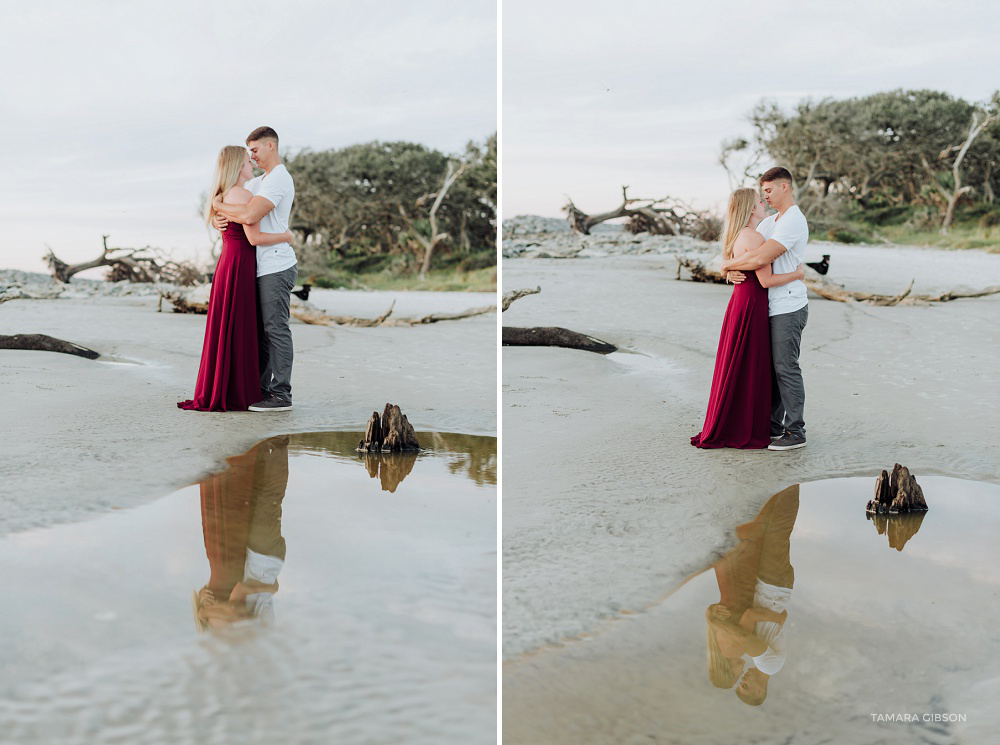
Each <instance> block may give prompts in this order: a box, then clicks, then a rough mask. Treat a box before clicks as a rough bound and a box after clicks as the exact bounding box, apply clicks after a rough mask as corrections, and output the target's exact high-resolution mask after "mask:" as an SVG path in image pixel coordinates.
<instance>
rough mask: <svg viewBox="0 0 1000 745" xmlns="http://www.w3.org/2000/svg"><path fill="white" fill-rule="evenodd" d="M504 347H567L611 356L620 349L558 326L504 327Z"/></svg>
mask: <svg viewBox="0 0 1000 745" xmlns="http://www.w3.org/2000/svg"><path fill="white" fill-rule="evenodd" d="M503 345H504V346H505V347H565V348H567V349H582V350H583V351H585V352H596V353H597V354H611V353H612V352H616V351H618V347H616V346H615V345H614V344H609V343H608V342H606V341H601V340H600V339H595V338H594V337H593V336H587V335H586V334H581V333H579V332H577V331H570V330H569V329H564V328H560V327H558V326H535V327H533V328H519V327H517V326H504V327H503Z"/></svg>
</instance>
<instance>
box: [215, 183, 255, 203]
mask: <svg viewBox="0 0 1000 745" xmlns="http://www.w3.org/2000/svg"><path fill="white" fill-rule="evenodd" d="M251 199H253V194H252V193H251V192H250V191H249V190H247V189H244V188H243V187H242V186H234V187H232V188H231V189H230V190H229V191H227V192H226V193H225V194H224V195H223V196H222V201H223V202H224V203H226V204H246V203H247V202H249V201H250V200H251Z"/></svg>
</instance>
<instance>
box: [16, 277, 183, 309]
mask: <svg viewBox="0 0 1000 745" xmlns="http://www.w3.org/2000/svg"><path fill="white" fill-rule="evenodd" d="M177 289H178V287H177V285H173V284H168V283H165V282H164V283H159V282H158V283H147V282H130V281H129V280H127V279H124V280H121V281H120V282H106V281H104V280H101V279H81V278H74V279H73V281H72V282H69V283H63V282H60V281H59V280H57V279H55V278H54V277H52V276H51V275H49V274H42V273H41V272H25V271H21V270H20V269H0V303H3V302H5V301H7V300H56V299H60V300H80V299H85V298H92V297H126V296H132V297H149V296H157V295H159V294H160V292H161V291H163V292H169V291H172V290H177Z"/></svg>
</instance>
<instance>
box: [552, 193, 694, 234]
mask: <svg viewBox="0 0 1000 745" xmlns="http://www.w3.org/2000/svg"><path fill="white" fill-rule="evenodd" d="M667 201H668V199H633V198H629V195H628V187H627V186H623V187H622V203H621V204H620V205H619V206H618V207H617V208H615V209H613V210H610V211H608V212H602V213H600V214H597V215H588V214H587V213H586V212H584V211H583V210H581V209H580V208H579V207H577V206H576V205H575V204H573V200H572V199H569V198H568V197H567V202H566V206H565V207H563V211H564V212H565V213H566V219H567V220H568V221H569V224H570V227H572V228H573V230H574V232H577V233H582V234H583V235H590V229H591V228H593V227H594V226H595V225H599V224H601V223H602V222H607V221H608V220H614V219H615V218H617V217H635V216H638V215H641V216H642V217H643V218H644V219H645V224H646V225H647V226H648V232H649V233H651V234H653V235H676V234H677V232H678V231H677V228H676V227H675V223H676V222H677V218H678V215H677V214H676V212H675V211H674V210H673V209H672V208H670V207H662V206H661V207H660V209H659V210H658V209H657V206H658V205H663V204H664V203H666V202H667Z"/></svg>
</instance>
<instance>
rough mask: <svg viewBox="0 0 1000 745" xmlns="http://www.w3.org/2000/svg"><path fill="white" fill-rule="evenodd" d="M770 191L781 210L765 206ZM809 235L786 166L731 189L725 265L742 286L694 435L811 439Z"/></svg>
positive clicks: (790, 443)
mask: <svg viewBox="0 0 1000 745" xmlns="http://www.w3.org/2000/svg"><path fill="white" fill-rule="evenodd" d="M765 201H766V202H767V205H770V206H771V207H772V208H774V209H776V210H777V213H776V214H773V215H771V216H770V217H767V216H766V214H767V207H766V206H765ZM808 241H809V226H808V225H807V223H806V219H805V216H804V215H803V214H802V211H801V210H800V209H799V208H798V206H797V205H796V204H795V198H794V194H793V192H792V174H791V173H789V172H788V171H787V170H786V169H784V168H780V167H778V168H772V169H770V170H769V171H767V172H766V173H764V175H763V176H761V177H760V192H758V191H757V190H756V189H737V190H736V191H734V192H733V193H732V195H730V197H729V207H728V210H727V213H726V221H725V226H724V227H723V231H722V248H723V262H722V271H723V273H726V274H727V277H728V279H729V281H731V282H733V283H735V285H736V286H735V287H734V289H733V294H732V297H731V298H730V300H729V306H728V307H727V308H726V315H725V318H724V319H723V322H722V334H721V336H720V338H719V348H718V353H717V354H716V358H715V373H714V375H713V377H712V392H711V395H710V396H709V401H708V412H707V414H706V415H705V425H704V427H703V428H702V431H701V433H700V434H698V435H695V436H694V437H692V438H691V444H692V445H695V446H696V447H700V448H724V447H729V448H740V449H762V448H767V449H768V450H794V449H796V448H801V447H804V446H805V444H806V434H805V422H804V420H803V409H804V407H805V398H806V396H805V386H804V385H803V382H802V371H801V369H800V368H799V347H800V344H801V339H802V330H803V329H804V328H805V325H806V320H807V319H808V316H809V307H808V299H807V297H806V286H805V284H804V283H803V282H802V278H803V276H804V269H803V266H802V260H803V257H804V251H805V246H806V243H807V242H808ZM744 272H746V274H744Z"/></svg>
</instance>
